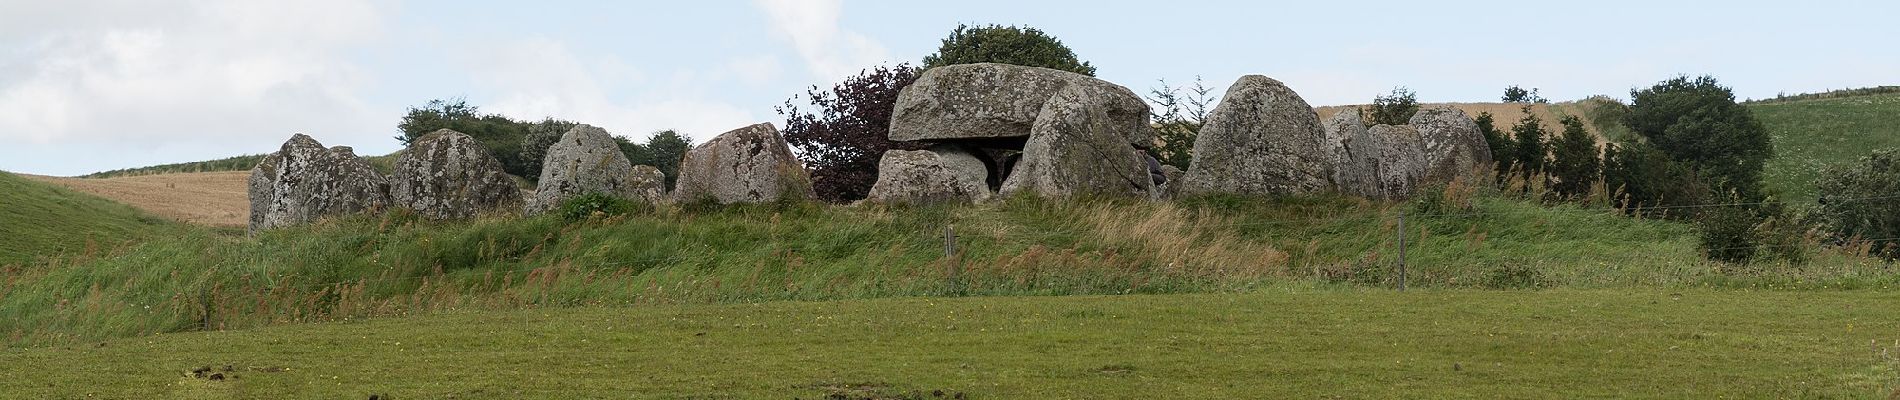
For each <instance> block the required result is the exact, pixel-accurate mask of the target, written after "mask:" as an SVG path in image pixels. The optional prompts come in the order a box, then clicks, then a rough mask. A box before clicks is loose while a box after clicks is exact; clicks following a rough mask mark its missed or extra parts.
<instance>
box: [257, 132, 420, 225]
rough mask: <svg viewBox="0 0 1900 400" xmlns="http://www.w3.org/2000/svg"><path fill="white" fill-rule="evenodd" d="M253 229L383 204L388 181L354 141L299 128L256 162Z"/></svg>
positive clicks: (295, 222) (376, 206)
mask: <svg viewBox="0 0 1900 400" xmlns="http://www.w3.org/2000/svg"><path fill="white" fill-rule="evenodd" d="M249 192H250V198H251V231H253V232H255V231H260V230H265V229H271V228H277V227H284V226H290V225H297V224H303V223H308V222H312V221H316V220H318V219H322V218H324V217H330V216H336V215H344V214H351V213H358V212H364V211H375V210H381V209H382V208H384V207H386V206H387V205H388V203H389V199H388V192H389V187H388V181H387V180H386V179H384V178H383V175H382V174H379V173H376V170H375V169H372V168H370V166H369V163H367V162H364V161H363V159H361V158H358V157H356V154H355V153H354V152H352V151H351V150H350V148H348V147H341V146H339V147H337V148H336V149H334V150H333V149H326V148H323V144H322V143H317V141H316V139H311V138H310V136H306V135H304V134H301V133H299V134H296V135H293V136H291V137H290V140H289V141H285V142H284V145H283V147H281V148H279V149H278V150H277V152H275V153H271V154H270V155H267V156H265V157H264V159H263V160H262V161H260V162H258V163H257V166H256V167H254V168H251V178H250V183H249Z"/></svg>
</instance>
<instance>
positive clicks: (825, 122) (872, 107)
mask: <svg viewBox="0 0 1900 400" xmlns="http://www.w3.org/2000/svg"><path fill="white" fill-rule="evenodd" d="M922 72H923V71H921V70H918V69H916V68H912V67H911V66H910V65H906V64H898V65H897V66H895V67H883V66H879V67H877V68H873V69H869V70H865V71H864V72H861V73H859V74H858V75H857V76H852V77H849V78H845V80H844V81H843V82H839V83H838V84H837V85H834V86H832V87H831V90H828V91H827V90H820V89H819V88H818V87H817V86H812V87H811V89H808V90H806V91H805V94H806V95H807V96H808V97H807V98H806V101H809V104H810V105H811V106H812V110H811V111H807V110H805V109H802V108H800V106H799V104H798V103H799V98H797V97H793V98H791V99H788V100H785V104H784V105H782V106H779V107H778V113H779V115H783V116H785V130H784V131H783V132H784V135H785V141H786V142H787V143H789V144H791V145H792V146H794V147H797V148H798V149H799V150H800V151H799V152H798V158H799V159H801V160H803V161H805V165H806V166H807V167H809V168H811V170H812V171H811V178H812V191H813V192H815V193H816V194H817V195H818V198H819V199H823V200H825V201H830V202H849V201H854V200H859V199H863V198H864V196H866V195H869V194H870V192H871V185H873V184H876V183H877V164H878V160H880V159H882V158H883V157H884V152H885V151H887V150H893V149H895V150H917V149H922V148H924V144H921V143H911V142H894V141H891V140H890V136H891V113H892V112H893V111H895V109H896V105H897V94H898V93H900V92H902V91H903V90H904V88H905V87H908V86H910V84H911V83H914V82H917V76H918V75H920V74H922Z"/></svg>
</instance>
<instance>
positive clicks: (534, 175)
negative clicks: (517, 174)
mask: <svg viewBox="0 0 1900 400" xmlns="http://www.w3.org/2000/svg"><path fill="white" fill-rule="evenodd" d="M575 125H579V124H578V123H575V122H573V121H564V120H558V119H554V118H547V119H543V120H541V122H536V123H533V124H530V125H528V136H527V137H523V138H521V155H520V157H519V158H520V159H521V162H522V164H523V165H525V166H526V168H523V169H522V175H521V177H522V178H527V179H528V180H529V181H540V180H541V166H542V164H543V163H544V162H546V158H547V156H548V148H549V147H553V146H554V143H555V142H559V141H561V135H565V134H567V131H569V130H572V129H574V126H575Z"/></svg>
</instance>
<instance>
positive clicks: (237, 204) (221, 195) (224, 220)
mask: <svg viewBox="0 0 1900 400" xmlns="http://www.w3.org/2000/svg"><path fill="white" fill-rule="evenodd" d="M21 176H25V177H27V178H29V179H33V180H37V181H41V182H47V183H52V184H55V185H60V186H64V187H66V188H68V189H72V190H77V191H80V192H85V193H89V194H92V195H95V196H99V197H104V198H107V199H111V200H113V201H117V202H121V203H125V204H128V205H131V206H133V207H137V208H138V209H140V210H144V211H145V212H149V213H152V214H153V215H157V216H160V217H164V218H168V219H172V220H177V221H182V222H186V223H192V224H199V225H207V226H219V227H242V226H247V225H248V224H249V223H250V218H251V205H250V197H249V193H247V192H246V190H247V185H248V183H247V182H248V179H250V176H251V173H250V172H249V171H227V172H199V173H189V174H160V175H145V176H128V177H118V178H103V179H88V178H60V177H51V176H38V175H21Z"/></svg>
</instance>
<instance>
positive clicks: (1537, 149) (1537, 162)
mask: <svg viewBox="0 0 1900 400" xmlns="http://www.w3.org/2000/svg"><path fill="white" fill-rule="evenodd" d="M1545 136H1549V132H1548V131H1545V130H1544V120H1543V119H1542V118H1538V117H1537V114H1536V113H1532V112H1531V107H1530V106H1528V105H1527V106H1524V118H1522V119H1519V120H1517V125H1512V126H1511V143H1513V146H1512V150H1513V151H1512V152H1511V153H1512V154H1511V163H1512V166H1513V168H1517V170H1518V171H1521V173H1522V174H1524V175H1526V176H1535V175H1537V174H1539V173H1542V172H1543V171H1544V158H1545V157H1546V156H1547V152H1546V151H1545V149H1544V137H1545Z"/></svg>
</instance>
